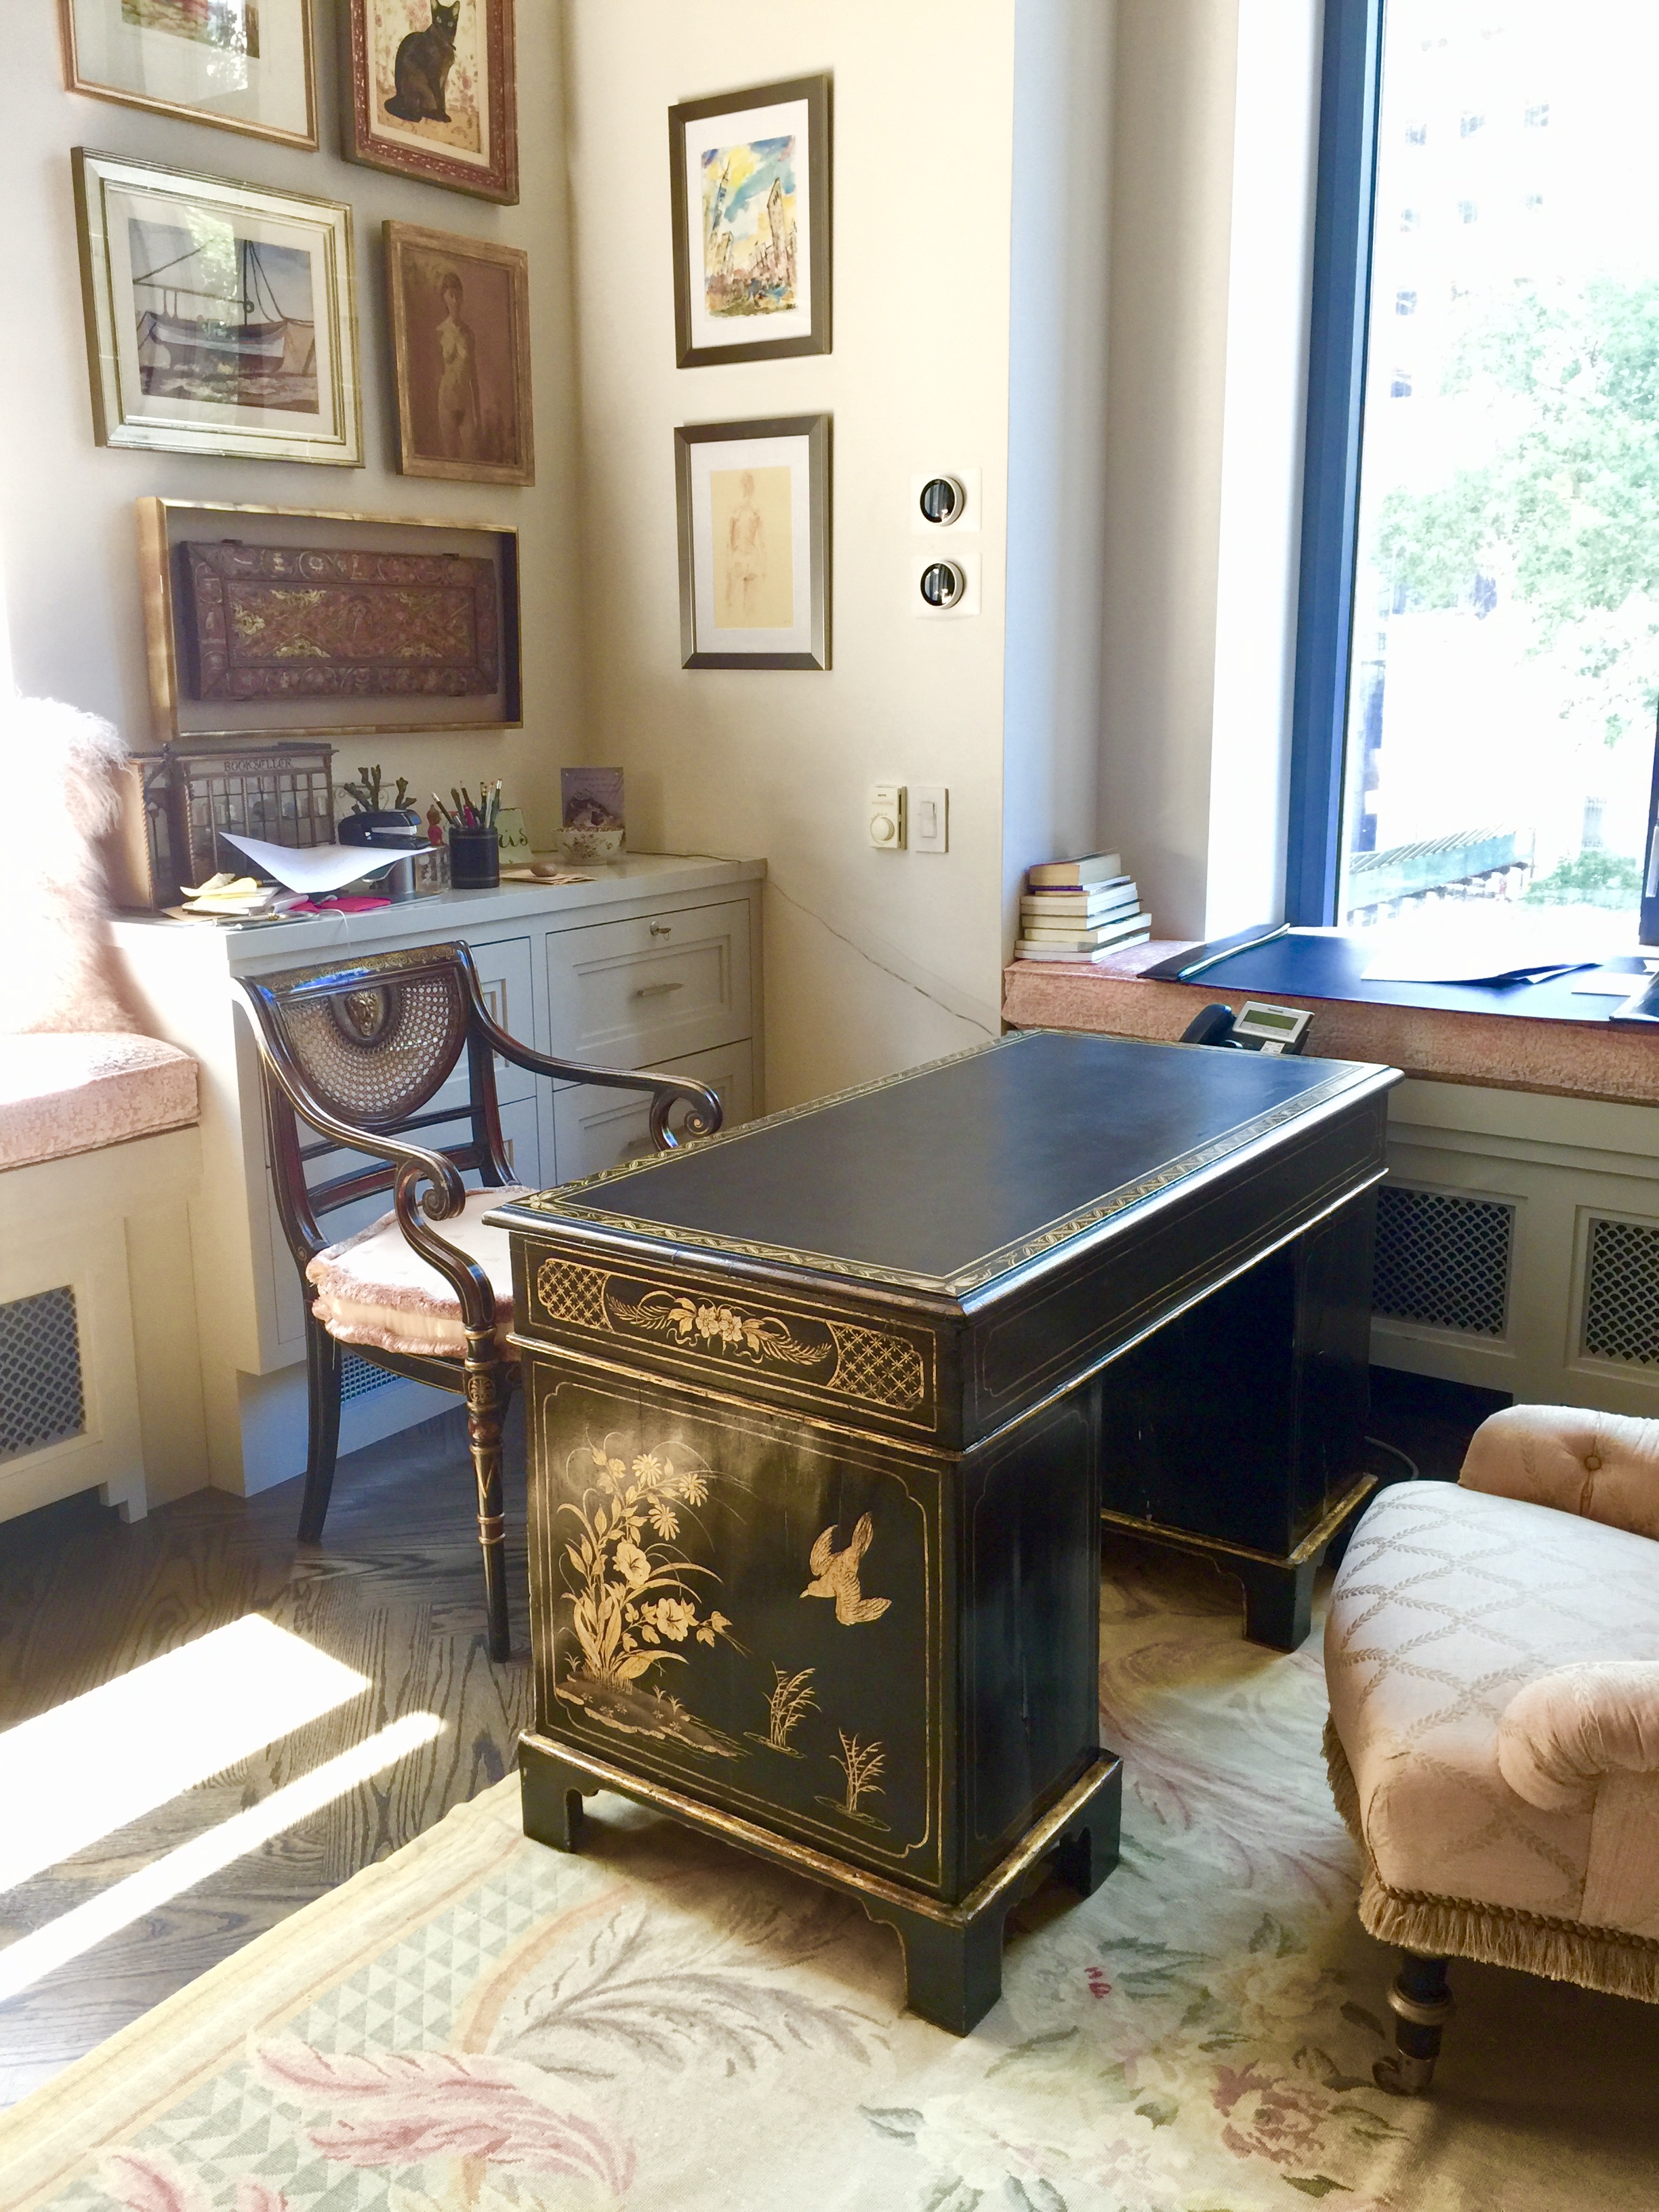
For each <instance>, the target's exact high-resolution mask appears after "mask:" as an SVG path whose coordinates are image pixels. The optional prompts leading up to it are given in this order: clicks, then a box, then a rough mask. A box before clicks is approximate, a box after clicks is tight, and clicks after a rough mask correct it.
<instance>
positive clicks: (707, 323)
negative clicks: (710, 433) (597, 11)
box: [668, 75, 831, 368]
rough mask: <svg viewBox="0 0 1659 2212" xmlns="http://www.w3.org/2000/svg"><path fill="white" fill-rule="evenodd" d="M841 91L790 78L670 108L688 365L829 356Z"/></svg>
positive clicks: (678, 277)
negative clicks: (836, 104)
mask: <svg viewBox="0 0 1659 2212" xmlns="http://www.w3.org/2000/svg"><path fill="white" fill-rule="evenodd" d="M830 89H831V80H830V78H829V76H827V75H820V76H802V77H791V78H789V79H787V81H785V82H781V83H777V84H761V85H753V86H750V88H748V89H747V90H745V91H743V92H732V93H723V94H720V95H719V96H718V97H716V98H714V99H709V100H682V101H680V102H679V104H678V106H674V107H671V108H670V109H669V111H668V154H669V158H668V174H669V189H670V197H671V206H672V210H673V224H674V335H675V357H676V359H677V361H678V365H679V366H680V368H709V367H713V366H714V365H716V364H719V363H720V362H738V361H782V360H785V359H787V358H789V357H790V356H794V355H798V354H813V353H828V352H829V349H830V340H829V290H830V239H829V228H830V225H829V215H830V198H829V195H830V143H829V133H830Z"/></svg>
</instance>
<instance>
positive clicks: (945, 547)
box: [910, 530, 980, 622]
mask: <svg viewBox="0 0 1659 2212" xmlns="http://www.w3.org/2000/svg"><path fill="white" fill-rule="evenodd" d="M935 561H950V562H954V563H955V564H956V566H957V568H960V569H961V571H962V586H963V589H962V597H961V598H960V599H958V600H957V603H956V605H954V606H950V607H930V606H929V605H928V604H927V600H926V599H923V597H922V596H921V579H922V575H923V573H924V571H925V570H926V569H927V568H928V567H929V566H930V564H931V563H932V562H935ZM979 573H980V556H979V548H978V547H977V546H976V545H963V544H958V543H957V541H956V539H955V538H954V537H953V535H952V533H951V532H950V531H948V530H945V531H941V532H939V535H938V537H936V538H934V540H933V544H931V545H927V546H923V547H919V548H918V549H917V550H915V552H914V553H913V554H912V556H911V560H910V611H911V613H912V614H913V615H921V617H923V618H924V619H925V620H926V621H927V622H958V621H960V620H961V618H962V617H963V615H969V616H972V615H976V614H977V613H978V612H979Z"/></svg>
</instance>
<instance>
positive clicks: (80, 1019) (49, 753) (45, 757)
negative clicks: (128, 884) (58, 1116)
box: [0, 692, 144, 1033]
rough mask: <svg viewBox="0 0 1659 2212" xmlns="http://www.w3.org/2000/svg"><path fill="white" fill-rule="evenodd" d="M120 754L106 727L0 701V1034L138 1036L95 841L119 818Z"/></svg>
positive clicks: (47, 704)
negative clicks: (0, 807)
mask: <svg viewBox="0 0 1659 2212" xmlns="http://www.w3.org/2000/svg"><path fill="white" fill-rule="evenodd" d="M124 757H125V746H124V745H123V744H122V743H121V740H120V738H118V737H117V735H116V733H115V732H114V731H113V730H112V728H111V727H110V726H109V724H108V723H107V722H100V721H99V720H97V719H96V717H95V716H94V715H91V714H82V713H80V712H79V711H78V710H77V709H76V708H74V707H66V706H64V704H63V703H62V702H61V701H59V700H57V699H23V698H20V697H19V696H17V695H16V694H15V692H14V693H13V694H12V695H11V696H9V697H0V781H3V787H4V789H5V791H6V793H7V797H8V799H9V808H8V813H7V854H6V866H5V867H4V869H3V870H0V945H3V947H4V954H5V957H4V958H3V960H0V1033H3V1032H5V1031H7V1030H14V1031H15V1030H125V1031H129V1032H131V1031H132V1030H142V1029H143V1026H144V1024H143V1022H142V1021H141V1020H140V1019H139V1018H138V1017H137V1014H136V1012H134V1010H133V1009H132V1008H131V1006H128V1005H127V1004H125V994H124V990H123V986H122V983H121V979H120V976H119V973H118V968H117V963H116V959H115V951H114V945H113V944H112V939H111V937H110V929H109V921H108V915H107V897H106V889H105V882H104V869H103V863H102V861H101V860H100V856H99V853H98V840H99V839H100V837H102V836H106V835H107V834H108V832H109V831H110V830H111V829H112V828H113V827H114V825H115V821H116V817H117V816H118V812H119V811H120V796H119V793H118V789H117V786H116V781H115V770H116V769H117V767H118V765H119V763H120V762H121V761H122V760H123V758H124Z"/></svg>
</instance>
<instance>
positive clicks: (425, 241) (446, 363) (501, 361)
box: [385, 222, 536, 484]
mask: <svg viewBox="0 0 1659 2212" xmlns="http://www.w3.org/2000/svg"><path fill="white" fill-rule="evenodd" d="M385 236H386V298H387V304H388V307H389V308H390V311H391V321H392V360H393V364H394V369H395V374H396V376H397V382H398V467H399V468H400V469H401V470H402V471H403V473H404V475H405V476H406V477H460V478H464V479H465V480H467V481H468V482H471V483H508V484H529V483H535V481H536V441H535V435H534V430H533V428H532V420H531V401H530V257H529V255H528V254H526V253H522V252H520V251H519V249H518V248H517V247H516V246H495V245H492V244H489V243H488V242H487V241H485V240H483V239H477V238H459V237H455V236H453V235H452V234H450V233H449V232H447V231H442V230H422V229H420V228H417V227H416V225H415V224H413V223H408V222H389V223H387V224H386V229H385Z"/></svg>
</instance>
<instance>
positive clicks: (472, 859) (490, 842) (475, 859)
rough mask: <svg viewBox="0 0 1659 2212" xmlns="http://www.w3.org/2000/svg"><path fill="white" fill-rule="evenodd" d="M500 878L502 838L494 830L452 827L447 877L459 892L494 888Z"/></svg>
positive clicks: (491, 889)
mask: <svg viewBox="0 0 1659 2212" xmlns="http://www.w3.org/2000/svg"><path fill="white" fill-rule="evenodd" d="M449 880H450V882H451V883H452V884H453V885H454V887H455V889H456V890H458V891H493V890H495V886H496V884H499V883H500V881H501V834H500V832H499V831H498V830H495V829H452V830H451V831H450V833H449Z"/></svg>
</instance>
